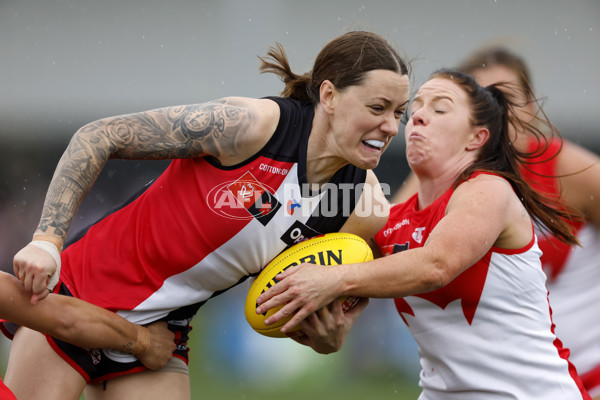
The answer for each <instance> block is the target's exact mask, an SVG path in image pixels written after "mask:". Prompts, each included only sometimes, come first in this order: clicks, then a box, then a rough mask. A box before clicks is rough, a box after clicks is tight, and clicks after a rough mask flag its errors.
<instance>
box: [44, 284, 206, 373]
mask: <svg viewBox="0 0 600 400" xmlns="http://www.w3.org/2000/svg"><path fill="white" fill-rule="evenodd" d="M54 292H55V293H58V294H62V295H65V296H72V294H71V292H70V291H69V290H68V289H67V287H66V286H65V285H64V284H63V283H62V282H61V283H60V288H59V289H58V290H57V289H56V288H55V289H54ZM198 307H199V306H198ZM198 307H190V308H187V309H183V310H179V311H180V312H178V313H177V318H178V319H172V317H169V316H168V317H166V318H165V319H164V320H165V321H167V325H168V328H169V330H171V331H172V332H174V333H175V343H176V344H177V348H176V349H175V351H174V352H173V356H174V357H178V358H180V359H181V360H183V361H184V362H185V363H186V365H187V364H188V361H189V358H188V353H189V351H190V349H189V348H188V346H187V342H188V339H189V333H190V331H191V330H192V327H191V325H190V321H191V320H192V318H193V317H194V315H195V312H196V311H197V310H198ZM181 311H183V312H181ZM186 313H189V314H190V315H188V316H186V315H185V314H186ZM46 338H47V339H48V343H49V344H50V346H51V347H52V348H53V349H54V351H55V352H56V353H57V354H58V355H60V356H61V357H62V358H63V359H64V360H65V361H66V362H67V363H68V364H69V365H71V366H72V367H73V368H74V369H75V370H76V371H77V372H79V373H80V374H81V376H82V377H83V378H84V379H85V380H86V382H87V383H98V382H102V381H106V380H108V379H111V378H115V377H117V376H122V375H127V374H131V373H134V372H140V371H144V370H146V369H147V368H146V367H144V365H143V364H142V363H141V362H140V361H139V360H138V359H137V358H135V356H133V355H131V354H126V353H122V352H119V351H116V350H110V349H83V348H81V347H77V346H75V345H72V344H70V343H67V342H63V341H62V340H59V339H56V338H54V337H51V336H48V335H46Z"/></svg>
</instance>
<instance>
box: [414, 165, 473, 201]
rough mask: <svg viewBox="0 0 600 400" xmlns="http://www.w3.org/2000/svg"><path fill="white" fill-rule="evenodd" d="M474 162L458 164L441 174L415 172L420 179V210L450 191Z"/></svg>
mask: <svg viewBox="0 0 600 400" xmlns="http://www.w3.org/2000/svg"><path fill="white" fill-rule="evenodd" d="M472 163H473V161H472V160H471V161H468V162H467V161H466V160H465V161H463V162H462V163H457V164H456V166H455V167H449V168H446V169H444V170H443V171H442V172H441V173H439V174H428V173H426V172H420V171H415V174H416V175H417V177H418V179H419V190H418V193H419V196H418V199H419V203H418V208H419V210H422V209H424V208H427V207H428V206H430V205H431V203H433V202H434V201H435V200H436V199H437V198H439V197H440V196H441V195H443V194H444V193H445V192H446V190H448V189H450V188H451V187H452V185H454V182H456V179H457V178H458V177H459V175H460V174H461V173H462V172H463V171H464V170H465V169H467V167H469V166H470V165H471V164H472Z"/></svg>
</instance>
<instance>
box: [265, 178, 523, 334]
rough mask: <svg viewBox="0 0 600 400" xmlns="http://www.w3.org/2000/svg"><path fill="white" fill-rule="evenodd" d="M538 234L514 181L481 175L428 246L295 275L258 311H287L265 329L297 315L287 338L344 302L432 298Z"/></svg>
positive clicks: (456, 198) (284, 276) (289, 273)
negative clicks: (480, 263) (498, 251)
mask: <svg viewBox="0 0 600 400" xmlns="http://www.w3.org/2000/svg"><path fill="white" fill-rule="evenodd" d="M481 221H486V223H482V222H481ZM509 225H510V226H511V228H510V229H508V227H509ZM513 225H514V226H517V225H518V227H519V228H518V229H516V228H515V227H514V226H513ZM531 235H533V231H532V228H531V220H530V219H529V217H528V215H527V213H526V212H524V210H523V206H522V205H521V203H520V201H519V199H518V198H517V197H516V196H515V195H514V192H513V191H512V189H511V187H510V185H509V184H508V182H506V181H505V180H503V179H501V178H497V177H492V176H486V175H481V176H479V177H476V178H474V179H472V180H470V181H468V182H465V183H463V184H461V185H460V186H459V187H458V188H457V189H456V191H455V192H454V194H453V196H452V198H451V200H450V202H449V203H448V206H447V208H446V215H445V216H444V217H443V218H442V219H441V220H440V221H439V222H438V224H437V226H436V227H435V228H434V229H433V230H432V232H431V234H430V235H429V237H428V239H427V241H426V243H425V245H424V246H423V247H419V248H414V249H411V250H407V251H403V252H400V253H396V254H393V255H391V256H388V257H383V258H379V259H376V260H373V261H367V262H364V263H358V264H344V265H339V266H336V267H335V268H321V267H320V266H316V265H312V264H301V265H299V266H296V267H292V268H289V269H287V270H286V271H285V272H283V273H281V274H279V275H277V277H276V279H277V280H278V283H276V284H275V285H274V286H272V287H271V288H270V289H269V290H267V291H266V292H265V293H263V294H261V295H260V296H259V297H258V299H257V304H259V306H258V308H257V311H256V312H257V313H258V314H262V313H265V312H267V311H268V310H270V309H272V308H275V307H278V306H283V307H282V308H281V309H280V310H278V311H277V312H276V313H274V314H273V315H271V316H270V317H269V318H267V320H265V323H266V324H267V325H269V324H271V323H274V322H276V321H278V320H280V319H282V318H284V317H287V316H289V315H293V316H292V318H291V319H290V320H289V321H288V322H287V323H286V324H285V325H284V326H283V327H282V329H281V331H282V332H286V331H288V330H290V329H292V328H293V327H295V326H297V325H298V324H299V323H300V322H301V321H302V320H303V319H304V318H306V317H307V316H308V315H310V314H311V313H313V312H314V311H316V310H319V309H321V308H322V307H323V306H324V305H326V304H329V303H330V302H332V301H333V300H334V299H336V298H338V297H340V296H355V297H379V298H396V297H404V296H408V295H412V294H417V293H425V292H429V291H431V290H435V289H439V288H441V287H443V286H445V285H446V284H448V283H449V282H450V281H452V280H453V279H454V278H455V277H456V276H458V275H459V274H460V273H461V272H463V271H464V270H466V269H467V268H469V267H470V266H471V265H473V264H474V263H475V262H477V260H479V259H480V258H481V257H483V256H484V255H485V254H486V252H487V251H488V250H489V249H490V248H491V247H492V246H494V245H495V246H498V247H503V248H520V247H522V246H525V245H526V244H527V243H528V242H529V241H530V240H531V237H532V236H531Z"/></svg>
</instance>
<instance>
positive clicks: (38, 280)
mask: <svg viewBox="0 0 600 400" xmlns="http://www.w3.org/2000/svg"><path fill="white" fill-rule="evenodd" d="M278 122H279V108H278V106H277V104H276V103H275V102H273V101H271V100H264V99H249V98H240V97H230V98H225V99H221V100H216V101H211V102H207V103H203V104H195V105H188V106H177V107H167V108H161V109H156V110H151V111H146V112H140V113H136V114H128V115H122V116H116V117H110V118H104V119H101V120H98V121H95V122H92V123H90V124H87V125H85V126H84V127H82V128H81V129H79V130H78V131H77V132H76V133H75V135H74V136H73V138H72V139H71V142H70V143H69V146H68V147H67V149H66V151H65V152H64V154H63V156H62V157H61V159H60V161H59V163H58V165H57V168H56V171H55V172H54V176H53V177H52V181H51V182H50V186H49V188H48V192H47V194H46V199H45V202H44V207H43V211H42V217H41V220H40V223H39V225H38V227H37V229H36V231H35V234H34V239H35V240H43V241H46V242H50V243H53V244H54V245H55V246H56V248H57V249H58V250H59V251H60V250H62V245H63V243H64V240H65V237H66V235H67V231H68V229H69V226H70V225H71V221H72V219H73V216H74V215H75V212H76V210H77V208H78V207H79V204H80V203H81V201H82V200H83V198H84V196H85V195H86V194H87V192H88V191H89V190H90V188H91V187H92V185H93V184H94V182H95V181H96V178H97V177H98V175H99V174H100V172H101V170H102V168H103V167H104V165H105V164H106V162H107V161H108V160H109V159H111V158H118V159H136V160H159V159H175V158H193V157H202V156H207V155H210V156H213V157H215V158H217V159H218V160H219V161H220V162H221V163H222V164H224V165H233V164H236V163H239V162H241V161H243V160H245V159H247V158H248V157H250V156H252V155H253V154H255V153H256V152H258V151H259V150H260V149H261V148H262V147H263V146H264V144H266V142H267V141H268V140H269V138H270V137H271V136H272V134H273V132H274V131H275V128H276V126H277V123H278ZM50 250H53V249H50ZM50 253H53V251H50V252H49V251H47V249H42V248H39V246H38V247H36V246H34V245H32V244H29V245H28V246H26V247H25V248H23V249H22V250H21V251H20V252H19V253H17V255H16V256H15V258H14V263H13V264H14V271H15V275H16V276H17V277H18V278H19V279H20V280H21V281H22V282H23V285H24V286H25V289H26V290H28V291H31V292H33V296H32V298H31V301H32V303H35V302H37V301H38V300H41V299H43V298H44V297H46V295H47V294H48V290H47V288H46V286H47V284H48V283H47V282H48V279H49V277H50V276H52V275H53V274H54V273H55V271H56V268H57V265H56V262H55V258H54V257H52V256H51V254H50Z"/></svg>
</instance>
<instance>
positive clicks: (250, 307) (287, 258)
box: [245, 233, 373, 338]
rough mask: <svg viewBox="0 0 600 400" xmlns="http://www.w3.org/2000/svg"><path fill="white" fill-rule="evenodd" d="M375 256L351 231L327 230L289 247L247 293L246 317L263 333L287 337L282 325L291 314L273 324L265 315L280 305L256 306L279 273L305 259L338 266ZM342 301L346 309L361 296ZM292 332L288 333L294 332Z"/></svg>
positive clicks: (256, 329) (262, 272)
mask: <svg viewBox="0 0 600 400" xmlns="http://www.w3.org/2000/svg"><path fill="white" fill-rule="evenodd" d="M372 259H373V253H372V252H371V248H370V247H369V245H368V244H367V242H365V241H364V240H363V239H362V238H361V237H359V236H356V235H353V234H351V233H328V234H325V235H321V236H317V237H314V238H312V239H308V240H305V241H303V242H300V243H298V244H296V245H294V246H292V247H289V248H288V249H287V250H284V251H283V252H281V253H280V254H279V255H278V256H277V257H275V258H274V259H273V260H272V261H271V262H270V263H269V264H268V265H267V266H266V267H265V268H264V269H263V270H262V271H261V272H260V274H259V275H258V277H257V278H256V280H255V281H254V282H253V283H252V286H251V287H250V290H249V291H248V296H247V297H246V307H245V311H246V320H247V321H248V323H249V324H250V326H251V327H252V328H253V329H254V330H255V331H256V332H258V333H260V334H262V335H265V336H269V337H277V338H284V337H288V335H286V334H284V333H281V331H280V329H281V327H282V326H283V325H285V323H286V322H287V321H289V320H290V318H291V316H290V317H287V318H283V319H281V320H279V321H277V322H276V323H274V324H271V325H265V319H267V318H268V317H269V316H271V315H272V314H275V313H276V312H277V311H278V310H279V309H280V308H281V306H279V307H276V308H273V309H271V310H269V311H267V312H266V313H264V314H257V313H256V307H258V305H257V304H256V299H257V298H258V296H260V295H261V294H262V293H264V292H266V291H267V290H268V289H269V288H270V287H271V286H273V285H275V283H277V280H276V279H275V276H277V274H279V273H281V272H283V271H285V270H286V269H288V268H290V267H293V266H296V265H300V264H302V263H312V264H319V265H326V266H335V265H340V264H353V263H360V262H365V261H370V260H372ZM340 301H341V302H342V310H343V311H344V312H346V311H348V310H350V309H351V308H352V307H354V306H355V305H356V303H357V302H358V299H357V298H355V297H342V298H340ZM299 329H300V327H297V328H296V329H295V330H296V331H297V330H299ZM293 332H294V331H292V332H289V333H290V334H291V335H293ZM291 335H290V336H291Z"/></svg>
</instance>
